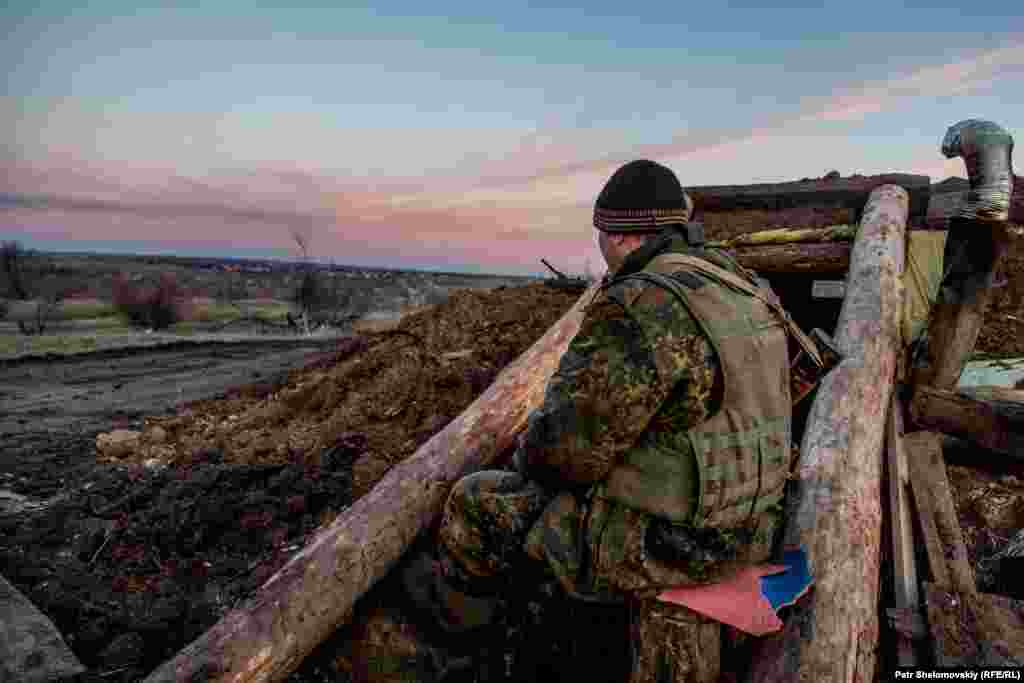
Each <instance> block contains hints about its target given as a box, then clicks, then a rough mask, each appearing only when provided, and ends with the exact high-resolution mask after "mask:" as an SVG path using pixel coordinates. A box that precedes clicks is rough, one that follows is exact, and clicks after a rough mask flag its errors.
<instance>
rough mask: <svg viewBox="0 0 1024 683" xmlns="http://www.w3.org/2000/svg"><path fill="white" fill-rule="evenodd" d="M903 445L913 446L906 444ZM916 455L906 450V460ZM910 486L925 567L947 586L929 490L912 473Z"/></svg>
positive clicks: (933, 576)
mask: <svg viewBox="0 0 1024 683" xmlns="http://www.w3.org/2000/svg"><path fill="white" fill-rule="evenodd" d="M905 445H906V446H908V447H910V448H913V446H909V445H908V444H905ZM916 457H919V456H918V455H917V454H916V453H913V452H911V451H909V450H908V455H907V458H908V462H909V461H910V460H912V459H914V458H916ZM910 488H911V494H912V495H913V503H914V508H913V509H914V511H915V512H916V513H917V520H918V523H919V526H920V529H921V534H922V537H923V538H922V540H923V542H924V550H925V555H926V557H927V558H928V566H927V567H926V569H927V570H928V575H929V576H930V577H931V580H932V582H934V583H935V584H936V585H938V586H940V587H943V588H948V587H949V586H950V578H949V567H948V566H947V563H946V554H945V551H944V550H943V545H942V536H940V535H939V527H938V524H937V523H936V521H935V504H934V503H933V501H932V495H931V492H930V491H929V490H928V487H927V485H926V484H925V481H924V480H923V479H921V478H920V477H917V476H913V475H912V476H911V477H910Z"/></svg>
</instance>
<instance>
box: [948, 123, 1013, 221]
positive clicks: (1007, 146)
mask: <svg viewBox="0 0 1024 683" xmlns="http://www.w3.org/2000/svg"><path fill="white" fill-rule="evenodd" d="M942 154H943V155H944V156H945V157H946V158H948V159H952V158H954V157H962V158H963V160H964V165H965V166H966V167H967V177H968V179H969V181H970V184H971V189H970V190H968V192H967V194H966V196H965V197H964V201H963V203H962V204H961V206H960V208H959V210H958V211H957V213H956V217H958V218H965V219H968V220H974V221H988V222H1006V221H1007V220H1009V217H1010V196H1011V195H1012V194H1013V136H1012V135H1010V133H1009V132H1008V131H1007V130H1006V129H1005V128H1003V127H1002V126H1000V125H999V124H997V123H993V122H992V121H985V120H982V119H967V120H965V121H961V122H959V123H956V124H954V125H952V126H950V127H949V130H947V131H946V136H945V137H944V138H943V139H942Z"/></svg>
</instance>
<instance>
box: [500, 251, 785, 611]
mask: <svg viewBox="0 0 1024 683" xmlns="http://www.w3.org/2000/svg"><path fill="white" fill-rule="evenodd" d="M678 240H683V238H682V237H681V236H676V238H675V240H671V241H670V240H669V239H668V237H667V236H666V237H664V238H662V239H659V240H654V241H652V242H650V243H648V244H647V245H645V246H644V247H641V248H640V249H638V250H636V251H634V252H633V253H631V254H630V256H629V258H627V260H626V262H625V263H624V264H623V267H622V268H621V269H620V270H619V271H618V273H616V275H624V274H628V273H631V272H637V271H639V270H641V269H643V268H644V266H645V265H646V264H647V263H649V262H650V261H651V259H653V258H654V257H655V256H657V255H658V254H661V253H665V252H666V251H677V250H678V251H688V252H690V253H693V251H692V249H690V248H688V247H686V246H685V242H683V243H682V244H680V242H679V241H678ZM699 256H701V257H702V258H705V259H707V260H708V261H709V262H711V263H713V264H714V265H717V266H719V267H721V268H724V269H726V270H729V271H733V272H736V270H737V268H738V267H737V266H736V265H735V262H734V261H732V259H731V258H729V257H728V256H725V255H723V254H722V253H721V252H718V251H716V250H711V249H707V250H702V252H701V253H699ZM672 277H675V278H679V279H681V280H682V281H683V282H684V284H687V283H686V282H685V279H686V278H689V277H694V276H693V275H690V274H689V273H686V272H680V273H676V274H674V275H673V276H672ZM722 389H723V374H722V368H721V366H720V363H719V359H718V357H717V354H716V352H715V350H714V347H713V345H712V343H711V342H710V340H709V339H708V338H707V337H706V336H705V334H704V333H703V332H702V330H701V327H700V326H699V324H698V322H697V321H696V320H694V318H693V317H692V315H691V314H690V312H689V311H688V310H687V308H686V307H685V306H684V305H683V304H682V303H681V302H680V301H679V300H678V299H677V298H676V296H675V295H673V294H672V293H671V292H669V291H667V290H666V289H664V288H663V287H661V286H658V285H655V284H651V283H648V282H642V281H636V280H632V281H630V280H627V281H624V282H613V283H612V284H611V285H610V286H608V287H607V288H605V289H604V290H602V291H601V292H599V294H598V295H597V296H596V297H595V300H594V301H593V302H592V303H591V304H590V305H589V306H588V307H587V309H586V311H585V316H584V320H583V322H582V324H581V326H580V330H579V332H578V333H577V335H576V337H575V338H574V339H573V340H572V342H571V343H570V345H569V348H568V350H567V351H566V353H565V354H564V355H563V356H562V359H561V361H560V363H559V367H558V369H557V370H556V372H555V374H554V375H553V376H552V378H551V380H550V381H549V383H548V386H547V389H546V393H545V397H544V401H543V403H542V405H541V406H540V407H539V408H538V409H537V410H535V411H534V412H533V413H532V414H531V416H530V418H529V421H528V425H527V429H526V431H525V433H524V435H523V437H522V439H521V442H520V446H519V449H518V451H517V453H516V456H515V461H516V463H517V466H518V468H519V469H520V471H522V472H523V473H524V474H526V475H527V476H528V477H529V478H530V479H532V480H535V481H539V482H540V483H541V484H542V485H544V486H545V487H546V488H548V489H549V490H555V491H562V492H563V494H562V495H560V496H558V497H557V498H556V500H555V502H554V503H552V505H550V506H549V507H548V509H547V510H546V511H545V514H544V515H543V516H542V517H541V519H540V520H539V522H538V523H537V525H536V527H535V528H534V530H533V531H532V532H531V535H530V538H529V539H528V542H527V550H528V552H529V553H530V554H531V555H532V556H534V557H535V558H537V559H542V560H545V561H546V562H547V564H548V565H549V566H550V567H551V568H552V569H553V570H554V572H555V574H556V575H557V576H558V578H559V579H560V580H561V582H562V584H563V586H565V587H566V588H567V590H570V592H577V593H578V594H586V593H591V594H594V593H605V592H621V591H624V590H626V591H629V590H638V589H645V588H650V587H652V586H654V585H680V584H685V583H690V582H693V583H700V582H704V581H707V580H713V579H714V578H715V576H716V575H717V574H718V571H717V570H718V569H721V570H722V571H726V570H727V569H728V568H727V567H725V566H724V565H722V564H721V563H718V562H708V563H702V562H699V561H698V562H695V563H691V564H689V565H688V566H685V567H682V568H680V567H679V566H669V565H662V564H660V563H658V562H657V561H654V560H652V559H651V558H649V557H647V555H648V553H647V550H646V548H645V540H644V538H645V531H646V529H647V527H648V525H649V524H650V522H651V521H652V515H649V514H645V513H643V512H642V511H641V510H637V509H635V508H632V507H629V506H626V505H623V504H620V503H616V502H614V501H611V500H608V499H607V498H605V497H604V496H602V495H601V492H602V483H603V481H604V480H605V478H606V477H607V475H608V474H609V472H611V471H612V469H613V467H614V466H615V465H616V463H618V462H619V461H621V459H622V457H623V455H625V454H626V453H628V452H629V451H630V450H631V449H633V448H634V447H635V445H636V444H637V442H638V441H639V440H641V438H642V437H645V438H649V437H650V436H651V435H652V433H653V434H657V433H659V432H664V433H679V432H685V431H686V430H688V429H691V428H693V427H695V426H697V425H699V424H701V423H703V422H705V421H706V420H707V419H708V418H709V417H710V416H712V415H713V414H714V413H716V412H717V410H718V406H719V405H720V403H721V397H722ZM684 465H685V467H684V471H683V472H682V473H681V475H682V477H683V478H684V480H686V482H685V483H686V484H692V486H693V488H694V491H695V493H696V489H697V487H698V483H699V477H698V472H697V462H696V460H691V461H690V462H687V463H684ZM686 468H689V469H688V471H687V469H686ZM595 493H596V494H597V495H595ZM694 498H696V495H695V496H694ZM773 524H774V522H773ZM773 524H770V525H762V527H761V529H760V530H759V532H758V534H759V536H758V538H757V539H756V540H757V541H759V542H758V543H754V544H753V545H756V546H757V547H758V550H757V551H756V554H758V556H757V557H754V556H753V555H749V554H748V555H747V556H746V557H744V558H740V559H743V560H753V561H759V560H761V559H764V556H766V551H765V548H766V547H767V543H766V541H767V538H768V537H770V534H771V531H772V526H773ZM680 569H681V571H680Z"/></svg>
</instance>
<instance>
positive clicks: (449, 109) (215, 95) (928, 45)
mask: <svg viewBox="0 0 1024 683" xmlns="http://www.w3.org/2000/svg"><path fill="white" fill-rule="evenodd" d="M35 4H36V3H31V4H30V3H24V2H15V3H14V5H13V6H11V7H9V8H7V9H6V10H0V25H2V26H3V27H4V28H3V29H2V31H4V34H2V35H0V37H2V38H3V40H2V41H0V59H2V60H3V63H5V64H8V65H11V66H10V68H9V69H8V71H7V73H6V75H5V82H4V87H3V91H2V93H0V116H2V118H3V120H5V121H8V122H9V125H8V126H5V127H4V128H3V129H2V130H0V163H2V164H3V169H4V173H3V177H2V178H0V194H3V195H5V196H6V197H8V198H9V199H10V198H17V197H22V196H33V197H36V198H37V199H38V197H40V196H44V197H45V198H46V201H45V202H39V201H34V202H27V203H25V202H21V203H19V202H18V201H17V200H16V199H13V200H10V201H7V202H2V203H0V236H3V237H5V238H12V237H15V238H19V239H23V240H24V241H26V243H32V242H33V241H35V242H37V243H39V244H43V243H45V244H47V245H50V244H63V243H67V244H68V248H69V249H77V248H79V247H76V246H75V245H74V244H73V243H74V242H81V243H88V244H93V245H94V244H101V245H102V244H107V245H109V248H110V249H122V248H123V249H127V248H128V245H129V244H130V245H132V248H138V245H139V244H140V243H141V244H151V245H152V249H153V250H157V251H159V250H166V251H170V252H174V251H177V252H182V253H184V252H188V253H203V252H204V250H206V249H208V250H209V253H211V254H217V253H224V249H225V247H224V245H225V244H232V245H236V247H237V248H238V249H246V250H250V251H253V252H254V253H273V252H275V250H277V251H278V252H280V253H282V254H285V253H287V250H288V245H289V242H290V240H289V237H288V231H289V229H290V228H289V226H292V227H294V226H296V225H298V226H303V227H302V229H308V230H311V231H312V234H313V235H314V251H315V252H316V253H317V255H319V256H322V257H324V258H331V257H333V258H335V259H336V260H338V261H339V262H343V263H352V264H354V265H372V266H388V265H393V266H395V267H431V266H433V267H439V268H462V267H465V268H467V269H469V268H472V269H480V268H483V269H484V270H492V271H494V272H510V273H511V272H538V271H539V267H538V263H539V259H540V258H541V257H545V256H547V257H548V258H549V260H552V259H554V260H556V261H560V262H562V263H563V265H565V266H566V267H568V268H570V269H572V268H576V269H579V268H581V267H582V266H583V265H584V262H585V261H586V260H588V259H589V260H590V261H591V263H592V264H594V265H596V263H597V259H599V257H598V256H597V254H596V251H595V250H594V248H593V242H592V239H591V235H590V228H589V216H588V213H589V207H590V205H591V203H592V201H593V197H594V195H595V194H596V192H597V191H599V190H600V185H601V183H602V182H603V179H605V178H607V176H608V175H609V174H610V173H611V171H613V170H614V167H615V165H617V164H618V163H621V162H624V161H628V160H629V159H632V158H636V157H639V156H646V157H649V158H656V159H657V160H659V161H662V162H664V163H667V164H668V165H670V166H671V167H672V168H674V169H675V170H676V171H677V173H678V174H679V176H680V178H681V180H682V181H683V182H684V184H708V183H720V182H732V183H744V182H767V181H774V180H787V179H793V178H798V177H803V176H816V175H821V174H823V173H825V172H826V171H828V170H830V169H832V168H836V169H838V170H840V171H841V172H842V173H844V174H846V173H854V172H862V173H875V172H884V171H908V172H920V173H928V174H931V175H933V176H935V179H936V180H939V179H941V178H942V177H944V176H945V175H948V174H950V173H959V174H962V170H960V169H962V166H958V165H957V164H958V163H959V162H956V163H950V162H944V160H943V159H942V158H941V156H940V155H939V152H938V142H939V140H940V139H941V137H942V135H943V133H944V132H945V129H946V128H947V127H948V126H949V125H951V124H953V123H955V122H957V121H959V120H962V119H964V118H972V117H982V118H989V119H992V120H995V121H997V122H999V123H1001V124H1002V125H1004V126H1005V127H1007V128H1008V129H1009V130H1010V131H1011V132H1013V133H1015V134H1018V133H1020V131H1021V130H1022V128H1021V127H1020V124H1021V123H1022V122H1024V95H1022V93H1024V88H1022V86H1024V19H1022V18H1021V15H1022V14H1024V13H1021V12H1020V11H1019V8H1017V6H1016V4H1015V3H1010V2H1003V3H999V2H991V3H987V4H985V5H981V4H980V3H979V4H976V5H972V6H971V7H970V12H969V16H964V15H965V14H967V12H966V11H965V9H964V8H963V6H962V5H961V6H960V7H958V6H955V5H948V6H941V5H935V4H929V5H924V4H904V5H903V6H900V7H894V6H891V4H889V3H886V4H882V3H875V2H860V3H850V2H843V3H826V6H825V7H824V8H823V7H822V6H821V3H815V4H810V3H808V4H807V5H805V6H801V5H798V4H790V5H788V6H786V7H785V8H779V7H775V8H770V9H769V8H763V7H761V6H759V5H757V4H755V3H725V4H719V5H717V6H715V7H713V8H701V9H699V10H696V9H693V8H692V7H691V8H687V7H685V6H683V4H682V3H676V4H674V5H662V4H660V3H658V4H654V3H652V4H650V5H643V6H640V5H638V4H637V3H589V4H588V7H587V8H586V9H585V10H581V9H579V8H571V7H555V6H539V5H524V4H518V5H516V4H512V3H502V4H501V5H500V7H495V8H493V9H491V8H487V10H486V11H484V10H483V9H481V8H482V7H485V5H483V4H482V3H469V2H465V3H443V2H442V3H433V4H431V5H430V6H429V10H430V14H429V15H428V14H424V11H425V8H427V6H425V5H423V4H422V3H416V4H412V3H408V4H402V3H375V4H374V5H372V6H348V7H344V8H339V7H332V6H330V5H328V4H323V5H319V6H317V5H306V6H303V7H301V8H300V7H294V6H293V7H288V8H284V7H273V6H269V5H263V4H254V3H241V2H238V3H229V2H219V3H217V2H203V3H192V4H185V3H175V4H173V5H157V4H154V5H139V4H135V3H114V2H98V3H88V4H85V5H84V6H82V5H77V4H70V3H59V2H51V3H48V4H47V5H46V7H45V8H38V7H35V6H34V5H35ZM627 10H628V11H627ZM82 199H92V200H96V201H98V202H100V203H101V205H100V206H99V207H93V208H90V209H88V210H83V209H82V208H81V206H80V202H76V201H72V200H82ZM288 216H293V217H294V219H292V218H289V217H288ZM371 237H372V239H371Z"/></svg>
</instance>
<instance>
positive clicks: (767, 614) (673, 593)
mask: <svg viewBox="0 0 1024 683" xmlns="http://www.w3.org/2000/svg"><path fill="white" fill-rule="evenodd" d="M786 569H787V567H786V566H785V565H781V564H761V565H755V566H753V567H747V568H745V569H743V570H742V571H740V572H739V573H738V574H735V575H733V576H732V577H731V578H728V579H726V580H725V581H722V582H719V583H712V584H707V585H704V586H685V587H681V588H670V589H668V590H665V591H662V592H661V593H659V594H658V599H659V600H661V601H662V602H670V603H673V604H675V605H682V606H683V607H686V608H688V609H691V610H693V611H694V612H697V613H699V614H703V615H704V616H706V617H710V618H711V619H714V620H715V621H720V622H722V623H723V624H729V625H730V626H734V627H736V628H738V629H739V630H741V631H743V632H745V633H749V634H751V635H755V636H763V635H766V634H768V633H774V632H776V631H778V630H779V629H781V628H782V620H781V619H779V616H778V615H777V614H776V613H775V609H774V608H773V607H772V604H771V602H769V601H768V598H766V597H765V596H764V594H763V593H762V592H761V577H762V576H769V575H771V574H779V573H781V572H784V571H786Z"/></svg>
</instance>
